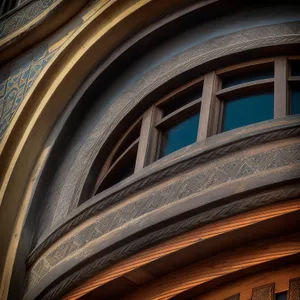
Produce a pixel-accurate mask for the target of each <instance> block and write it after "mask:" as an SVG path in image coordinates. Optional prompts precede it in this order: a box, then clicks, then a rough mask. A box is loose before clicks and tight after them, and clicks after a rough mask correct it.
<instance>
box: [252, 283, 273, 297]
mask: <svg viewBox="0 0 300 300" xmlns="http://www.w3.org/2000/svg"><path fill="white" fill-rule="evenodd" d="M274 299H275V283H270V284H266V285H263V286H260V287H257V288H254V289H253V290H252V298H251V300H274Z"/></svg>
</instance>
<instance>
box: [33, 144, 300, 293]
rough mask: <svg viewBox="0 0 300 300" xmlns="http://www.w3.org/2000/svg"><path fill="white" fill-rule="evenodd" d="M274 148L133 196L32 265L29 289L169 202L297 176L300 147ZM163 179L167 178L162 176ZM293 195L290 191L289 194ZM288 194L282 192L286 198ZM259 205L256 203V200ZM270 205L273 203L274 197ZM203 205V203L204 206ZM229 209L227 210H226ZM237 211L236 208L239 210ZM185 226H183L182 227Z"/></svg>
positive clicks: (176, 229) (206, 218)
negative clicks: (271, 177) (222, 187)
mask: <svg viewBox="0 0 300 300" xmlns="http://www.w3.org/2000/svg"><path fill="white" fill-rule="evenodd" d="M273 147H274V145H272V146H269V147H264V148H259V149H258V151H255V153H253V152H251V151H250V152H246V151H243V152H241V153H239V154H235V155H233V156H231V157H226V158H223V159H219V160H218V161H213V162H211V163H208V164H206V165H203V166H202V167H201V169H200V170H199V169H197V170H192V171H190V173H188V174H184V176H182V175H181V176H178V177H177V178H172V181H171V182H170V183H169V184H167V185H166V184H163V185H162V187H160V185H158V186H156V187H152V188H151V193H147V194H146V195H144V194H142V196H141V197H136V196H135V201H131V202H128V204H126V205H125V206H122V208H121V209H118V210H114V211H112V212H110V213H107V214H105V215H104V216H102V217H101V215H100V217H98V218H97V219H96V220H94V222H93V223H92V224H89V225H87V226H86V227H84V228H83V229H82V230H80V231H76V232H74V234H73V235H72V237H70V238H68V239H66V240H64V241H62V242H60V243H59V244H58V245H56V246H55V248H54V249H53V250H52V251H49V252H48V253H47V255H46V256H42V257H41V258H40V259H39V260H37V262H36V263H35V264H34V265H33V267H32V268H31V270H30V272H29V278H28V289H29V290H30V289H31V288H32V287H33V286H34V285H35V284H36V283H37V282H38V281H39V280H40V279H41V278H43V277H44V276H45V274H47V273H48V272H49V271H50V270H51V269H52V268H54V267H55V266H56V265H57V264H60V263H61V262H62V261H63V260H64V259H65V258H67V256H69V255H71V254H74V253H76V252H78V251H80V249H81V248H82V247H84V246H86V245H87V244H88V243H90V242H91V241H94V240H95V239H99V238H101V236H103V235H105V234H106V233H108V232H110V231H112V230H114V229H116V228H118V227H120V226H124V225H125V224H126V223H128V222H130V221H132V220H133V219H135V218H138V217H141V216H143V215H145V214H147V213H148V212H150V211H154V210H156V209H158V208H160V207H163V206H165V205H168V204H170V203H172V202H176V201H179V200H181V199H183V198H185V197H187V196H190V195H192V194H194V193H200V192H201V193H202V192H204V191H205V192H207V190H208V189H210V188H213V187H215V186H217V185H219V184H224V183H225V182H231V181H235V180H237V179H240V178H250V177H251V176H257V174H258V173H259V172H269V171H271V170H274V169H278V168H283V167H287V166H289V165H293V164H297V165H298V167H297V165H295V169H296V170H297V168H298V169H299V176H300V168H299V163H300V143H296V144H295V143H294V141H293V143H292V144H288V145H286V144H285V145H284V146H281V147H278V148H274V149H273ZM165 177H167V176H166V174H165ZM294 192H295V191H294V190H293V191H292V193H294ZM287 195H289V193H286V192H285V196H284V197H286V196H287ZM256 201H258V200H256ZM259 201H260V205H262V203H264V205H266V202H268V201H270V199H268V198H266V197H265V196H264V198H263V199H260V200H259ZM271 201H273V202H274V201H276V200H275V198H274V196H273V197H272V200H271ZM203 204H205V203H203ZM255 204H256V202H255V201H253V199H252V200H251V202H249V201H245V200H243V201H240V204H239V205H240V206H239V205H237V204H236V202H235V203H234V206H232V207H230V205H232V204H230V205H228V206H223V207H222V208H221V209H220V208H219V211H218V212H214V214H213V215H214V216H213V217H212V213H211V212H205V213H203V214H202V215H201V218H202V219H201V220H202V221H201V222H207V221H211V220H212V219H214V218H220V217H226V216H227V215H228V214H229V215H230V214H232V213H234V211H235V213H236V210H237V209H240V210H241V209H242V210H243V209H249V207H253V205H254V206H255ZM229 207H230V208H229ZM238 207H239V208H238ZM185 222H186V223H185V225H181V227H179V226H178V224H176V226H175V227H174V228H172V227H169V228H165V231H164V233H162V235H163V236H166V235H168V234H169V233H172V232H173V234H174V233H176V234H179V233H180V228H184V229H185V230H186V229H187V227H188V228H190V227H191V226H195V224H193V225H192V223H194V222H195V220H192V221H191V220H190V219H188V220H186V221H185ZM198 222H199V220H198ZM183 224H184V223H183ZM151 239H152V240H153V241H154V240H156V241H157V232H154V233H153V236H152V238H151Z"/></svg>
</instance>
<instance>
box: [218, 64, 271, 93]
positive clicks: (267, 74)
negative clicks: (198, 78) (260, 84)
mask: <svg viewBox="0 0 300 300" xmlns="http://www.w3.org/2000/svg"><path fill="white" fill-rule="evenodd" d="M272 77H274V71H273V68H272V69H266V70H260V71H256V72H255V73H245V74H238V75H234V76H232V77H228V78H226V77H225V78H223V80H222V89H225V88H228V87H231V86H234V85H237V84H241V83H245V82H250V81H255V80H260V79H267V78H272Z"/></svg>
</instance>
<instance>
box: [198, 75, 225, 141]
mask: <svg viewBox="0 0 300 300" xmlns="http://www.w3.org/2000/svg"><path fill="white" fill-rule="evenodd" d="M219 84H220V81H219V79H218V77H217V75H216V73H215V72H211V73H209V74H207V75H205V77H204V83H203V92H202V104H201V112H200V121H199V129H198V137H197V141H201V140H204V139H205V138H207V137H209V136H211V135H213V134H216V133H217V126H218V118H219V110H220V103H219V101H218V99H216V98H215V93H216V91H217V90H218V88H219Z"/></svg>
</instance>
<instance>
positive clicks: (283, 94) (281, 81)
mask: <svg viewBox="0 0 300 300" xmlns="http://www.w3.org/2000/svg"><path fill="white" fill-rule="evenodd" d="M274 75H275V78H274V80H275V84H274V118H280V117H284V116H286V114H287V97H288V84H287V76H288V63H287V58H286V57H277V58H276V59H275V73H274Z"/></svg>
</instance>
